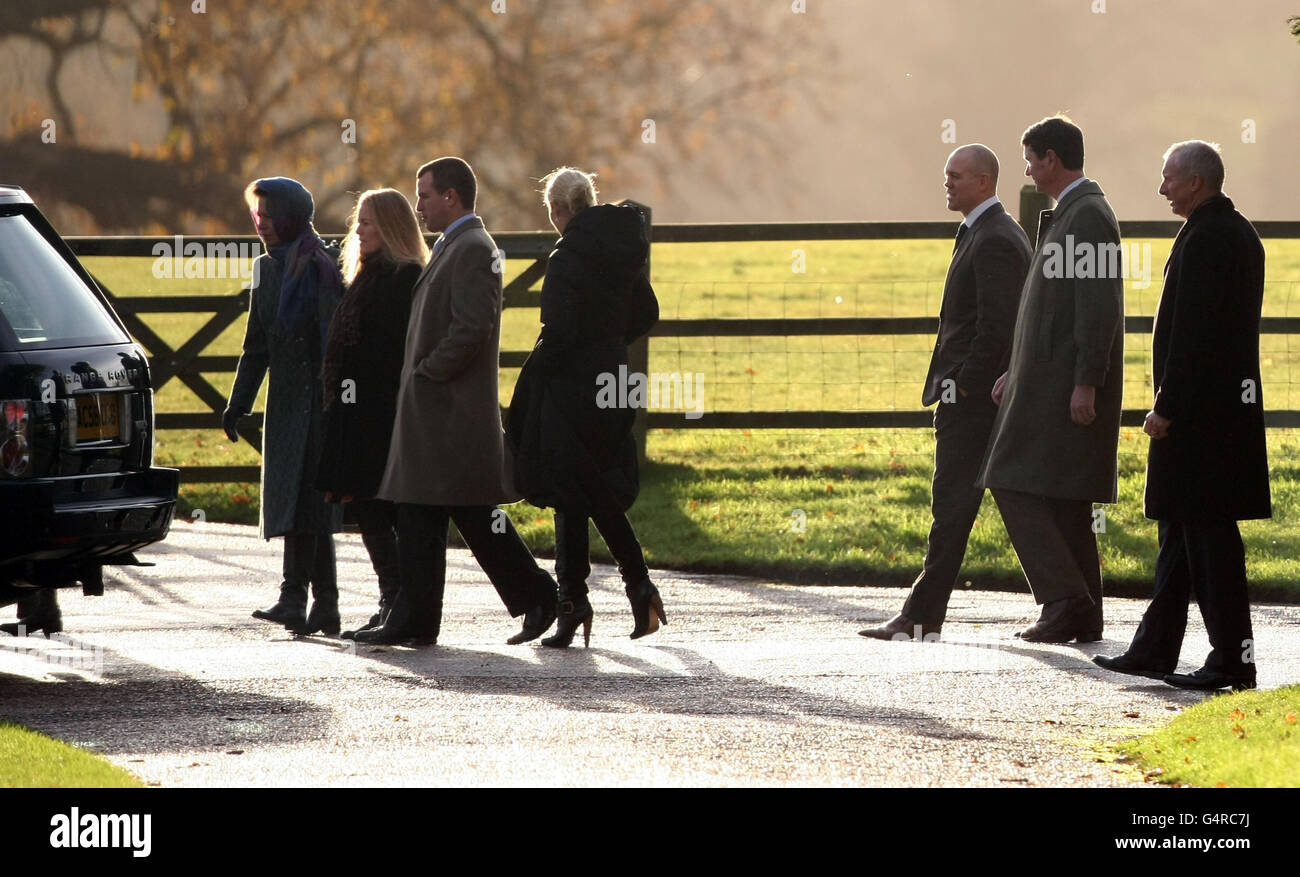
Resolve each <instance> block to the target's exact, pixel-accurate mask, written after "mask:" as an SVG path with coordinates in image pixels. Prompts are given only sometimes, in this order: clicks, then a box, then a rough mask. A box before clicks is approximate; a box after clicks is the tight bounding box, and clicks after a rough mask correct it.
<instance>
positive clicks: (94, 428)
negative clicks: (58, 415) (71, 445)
mask: <svg viewBox="0 0 1300 877" xmlns="http://www.w3.org/2000/svg"><path fill="white" fill-rule="evenodd" d="M117 406H118V400H117V394H116V393H95V394H92V395H87V396H78V397H77V441H79V442H85V441H95V440H96V439H115V438H117V437H118V436H119V435H120V434H121V432H122V430H121V427H120V426H119V424H118V419H117V414H118V408H117Z"/></svg>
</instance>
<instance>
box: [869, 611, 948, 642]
mask: <svg viewBox="0 0 1300 877" xmlns="http://www.w3.org/2000/svg"><path fill="white" fill-rule="evenodd" d="M942 627H943V625H942V624H920V623H918V622H915V621H913V620H912V619H910V618H908V617H907V616H906V615H904V614H903V613H901V612H900V613H898V614H897V615H895V616H894V617H893V618H891V619H889V620H888V621H886V622H885V623H884V624H878V625H876V626H875V627H868V628H867V629H866V630H859V631H858V636H866V637H870V638H871V639H883V640H889V641H891V642H893V641H898V642H905V641H911V640H921V641H925V640H927V639H928V640H929V641H930V642H933V641H934V640H936V639H938V638H939V631H940V629H941V628H942Z"/></svg>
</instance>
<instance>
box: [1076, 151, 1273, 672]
mask: <svg viewBox="0 0 1300 877" xmlns="http://www.w3.org/2000/svg"><path fill="white" fill-rule="evenodd" d="M1161 177H1162V179H1161V185H1160V194H1161V195H1164V196H1165V197H1166V198H1168V199H1169V203H1170V207H1171V208H1172V209H1173V212H1174V213H1176V214H1177V215H1179V216H1182V217H1184V218H1186V220H1187V222H1185V223H1184V224H1183V227H1182V228H1181V229H1179V231H1178V237H1177V238H1175V239H1174V245H1173V248H1172V250H1170V253H1169V261H1168V263H1167V264H1166V265H1165V285H1164V289H1163V290H1162V291H1161V293H1160V304H1159V305H1158V307H1157V308H1156V320H1155V329H1154V332H1153V335H1152V339H1151V378H1152V382H1153V384H1154V389H1155V401H1154V404H1153V405H1152V408H1151V411H1150V412H1149V413H1148V414H1147V416H1146V422H1145V424H1144V425H1143V429H1144V431H1145V432H1146V434H1147V435H1149V436H1150V437H1151V445H1150V449H1149V454H1148V457H1147V483H1146V516H1147V517H1148V518H1154V519H1155V520H1157V521H1159V524H1160V553H1159V554H1158V555H1157V556H1156V581H1155V594H1154V596H1153V597H1152V598H1151V605H1150V606H1149V607H1148V608H1147V611H1146V613H1145V614H1144V615H1143V616H1142V623H1141V625H1139V626H1138V629H1137V633H1136V634H1135V635H1134V636H1133V642H1132V643H1131V644H1130V645H1129V647H1128V650H1127V651H1126V652H1125V653H1124V654H1122V655H1117V656H1115V657H1105V656H1102V655H1098V656H1097V657H1095V658H1094V659H1093V660H1094V661H1096V662H1097V663H1098V664H1099V665H1101V666H1102V667H1105V668H1106V669H1108V670H1113V671H1115V672H1117V673H1127V674H1130V675H1133V676H1145V677H1149V678H1155V679H1163V680H1164V681H1165V682H1167V683H1169V684H1170V685H1176V686H1178V687H1181V688H1195V689H1202V690H1214V689H1218V688H1237V689H1241V688H1254V687H1255V648H1254V635H1253V634H1252V632H1251V624H1250V602H1249V599H1248V596H1247V591H1246V555H1245V549H1244V547H1243V546H1242V543H1241V532H1240V530H1239V529H1238V528H1237V522H1238V521H1242V520H1250V519H1256V518H1268V517H1272V498H1271V495H1270V491H1269V484H1268V449H1267V445H1266V440H1265V435H1264V399H1263V395H1262V393H1263V390H1262V388H1261V387H1260V374H1259V321H1260V312H1261V310H1262V308H1263V299H1264V247H1263V245H1262V244H1261V243H1260V240H1259V235H1258V234H1256V232H1255V229H1254V228H1253V227H1252V226H1251V224H1250V222H1249V221H1248V220H1247V219H1246V218H1245V217H1244V216H1242V215H1241V214H1240V213H1238V212H1237V210H1236V209H1235V208H1234V207H1233V205H1232V201H1230V200H1229V199H1228V198H1227V197H1226V196H1225V195H1224V194H1223V159H1222V158H1221V157H1220V156H1219V150H1218V147H1217V146H1216V145H1215V144H1212V143H1206V142H1204V141H1202V140H1188V141H1184V142H1183V143H1175V144H1174V145H1173V146H1171V147H1170V148H1169V151H1168V152H1166V153H1165V164H1164V168H1163V169H1162V171H1161ZM1193 594H1194V595H1195V596H1196V602H1197V605H1199V606H1200V608H1201V617H1202V618H1203V619H1204V620H1205V630H1206V633H1207V634H1209V639H1210V654H1209V656H1208V657H1207V658H1206V659H1205V664H1204V666H1202V667H1201V668H1200V669H1197V670H1195V671H1193V672H1191V673H1175V672H1174V670H1175V669H1176V667H1177V664H1178V655H1179V652H1180V651H1181V649H1182V643H1183V633H1184V632H1185V631H1186V629H1187V610H1188V601H1189V600H1190V598H1191V596H1192V595H1193Z"/></svg>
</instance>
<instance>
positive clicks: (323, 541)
mask: <svg viewBox="0 0 1300 877" xmlns="http://www.w3.org/2000/svg"><path fill="white" fill-rule="evenodd" d="M311 597H312V604H311V612H309V613H307V622H306V624H305V625H303V628H302V630H301V631H300V633H301V634H302V635H303V636H308V635H310V634H313V633H318V632H319V633H323V634H325V635H326V636H338V633H339V628H340V627H342V621H341V619H340V618H339V584H338V574H337V571H336V567H335V564H334V537H333V536H331V535H330V534H329V533H321V534H319V535H317V536H316V551H315V555H314V561H313V565H312V574H311Z"/></svg>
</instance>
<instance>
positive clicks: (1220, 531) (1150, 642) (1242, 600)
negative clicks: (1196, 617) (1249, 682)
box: [1128, 521, 1255, 679]
mask: <svg viewBox="0 0 1300 877" xmlns="http://www.w3.org/2000/svg"><path fill="white" fill-rule="evenodd" d="M1193 595H1195V597H1196V603H1197V605H1199V606H1200V607H1201V618H1203V619H1204V620H1205V630H1206V632H1207V633H1208V634H1209V637H1210V655H1209V657H1208V658H1206V659H1205V667H1206V668H1207V669H1210V670H1217V671H1221V672H1224V673H1229V674H1233V675H1237V676H1248V677H1250V678H1251V679H1253V678H1255V657H1254V634H1253V633H1252V632H1251V626H1250V603H1249V600H1248V598H1247V596H1246V552H1245V549H1244V547H1243V546H1242V544H1241V532H1240V531H1239V530H1238V529H1237V522H1236V521H1160V553H1159V554H1158V555H1156V586H1155V593H1154V595H1153V596H1152V597H1151V605H1150V606H1148V607H1147V611H1146V612H1145V613H1144V614H1143V615H1142V623H1141V624H1140V625H1138V629H1137V633H1136V634H1134V636H1133V642H1132V644H1130V645H1129V648H1128V654H1130V655H1132V656H1133V657H1135V658H1137V659H1138V660H1139V661H1140V662H1141V663H1143V664H1144V665H1146V666H1149V667H1151V668H1153V669H1156V670H1164V671H1165V672H1168V673H1172V672H1174V670H1175V669H1176V668H1177V666H1178V654H1179V652H1180V651H1181V650H1182V645H1183V633H1184V632H1185V631H1186V629H1187V607H1188V602H1189V600H1190V598H1191V597H1192V596H1193Z"/></svg>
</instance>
